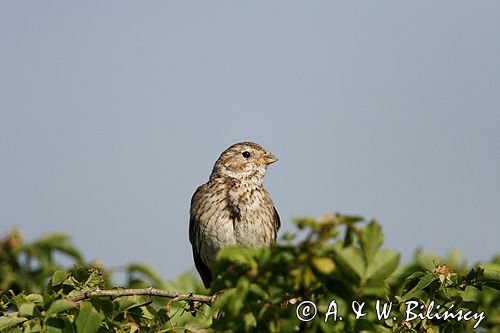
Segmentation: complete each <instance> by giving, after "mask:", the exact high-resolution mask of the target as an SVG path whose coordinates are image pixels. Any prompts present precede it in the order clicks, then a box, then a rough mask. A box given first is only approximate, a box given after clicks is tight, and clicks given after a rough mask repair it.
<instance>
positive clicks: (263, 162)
mask: <svg viewBox="0 0 500 333" xmlns="http://www.w3.org/2000/svg"><path fill="white" fill-rule="evenodd" d="M277 160H278V159H277V158H276V157H275V156H274V155H273V154H271V153H269V152H268V151H266V150H265V149H264V148H262V147H261V146H259V145H258V144H256V143H253V142H241V143H236V144H234V145H232V146H231V147H229V148H227V149H226V150H225V151H224V152H223V153H222V154H221V155H220V157H219V159H218V160H217V161H216V162H215V165H214V167H213V170H212V174H211V175H210V179H209V181H208V182H207V183H206V184H203V185H201V186H200V187H198V189H197V190H196V192H195V193H194V194H193V197H192V198H191V210H190V220H189V241H190V242H191V245H192V247H193V257H194V263H195V265H196V269H197V270H198V272H199V273H200V276H201V279H202V280H203V284H204V285H205V287H207V288H210V285H211V283H212V275H211V269H212V267H213V265H214V263H215V258H216V256H217V253H218V252H219V251H220V250H221V249H223V248H225V247H228V246H232V245H241V246H249V247H262V246H269V245H270V244H271V243H273V242H274V241H275V240H276V234H277V232H278V229H279V227H280V225H281V222H280V218H279V215H278V212H277V210H276V208H275V207H274V204H273V201H272V200H271V196H270V195H269V193H267V191H266V190H265V189H264V185H263V183H262V182H263V178H264V174H265V173H266V168H267V166H268V165H269V164H271V163H274V162H276V161H277Z"/></svg>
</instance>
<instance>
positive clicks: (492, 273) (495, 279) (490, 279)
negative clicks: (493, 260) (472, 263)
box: [483, 268, 500, 290]
mask: <svg viewBox="0 0 500 333" xmlns="http://www.w3.org/2000/svg"><path fill="white" fill-rule="evenodd" d="M483 281H484V282H485V283H486V284H487V285H488V286H490V287H493V288H495V289H497V290H500V272H499V271H497V270H493V269H489V268H485V269H484V272H483Z"/></svg>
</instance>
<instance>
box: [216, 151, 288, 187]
mask: <svg viewBox="0 0 500 333" xmlns="http://www.w3.org/2000/svg"><path fill="white" fill-rule="evenodd" d="M277 160H278V159H277V158H276V156H274V155H273V154H271V153H270V152H268V151H267V150H265V149H264V148H262V147H261V146H260V145H258V144H256V143H253V142H240V143H236V144H234V145H232V146H231V147H229V148H227V149H226V150H224V152H223V153H222V154H221V155H220V157H219V159H218V160H217V161H216V162H215V165H214V169H213V171H212V175H211V176H210V178H214V177H229V178H234V179H238V180H241V181H245V180H248V181H252V182H257V183H259V184H260V183H262V179H263V177H264V175H265V173H266V167H267V166H268V165H269V164H271V163H274V162H276V161H277Z"/></svg>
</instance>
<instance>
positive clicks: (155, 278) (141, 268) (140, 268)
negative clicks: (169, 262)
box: [127, 263, 163, 285]
mask: <svg viewBox="0 0 500 333" xmlns="http://www.w3.org/2000/svg"><path fill="white" fill-rule="evenodd" d="M127 271H129V272H134V271H137V272H140V273H142V274H144V275H145V276H146V277H148V278H149V279H150V280H151V281H152V282H153V283H154V284H156V285H162V284H163V279H162V277H161V276H160V275H159V274H158V273H157V272H156V271H155V270H154V269H153V268H152V267H150V266H147V265H142V264H138V263H133V264H130V265H128V266H127Z"/></svg>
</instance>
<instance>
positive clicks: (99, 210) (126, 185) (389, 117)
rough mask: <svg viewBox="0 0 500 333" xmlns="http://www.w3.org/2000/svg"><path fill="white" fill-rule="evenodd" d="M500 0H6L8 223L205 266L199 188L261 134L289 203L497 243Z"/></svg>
mask: <svg viewBox="0 0 500 333" xmlns="http://www.w3.org/2000/svg"><path fill="white" fill-rule="evenodd" d="M499 41H500V2H497V1H477V2H464V1H440V2H435V1H425V2H424V1H418V2H417V1H413V2H409V1H405V2H400V1H392V2H389V1H377V2H347V1H345V2H332V1H272V2H270V1H252V2H249V1H247V2H240V1H210V2H208V1H205V2H202V1H199V2H193V1H163V2H161V1H154V2H145V1H141V2H137V1H135V2H131V1H107V2H102V1H86V2H84V3H75V2H65V1H31V2H30V1H2V2H1V3H0V119H1V120H0V159H1V160H0V233H5V232H6V231H7V230H8V229H9V228H11V227H14V226H17V227H19V228H21V229H22V230H23V231H24V234H25V236H26V238H28V239H34V238H36V237H39V236H41V235H43V234H46V233H48V232H53V231H63V232H66V233H68V234H70V235H71V236H72V237H73V239H74V242H75V243H76V245H77V246H78V247H79V248H80V249H81V250H82V251H83V253H84V255H85V257H86V258H87V259H88V260H91V259H94V258H100V259H103V260H104V262H105V264H107V265H109V266H117V265H122V264H125V263H129V262H132V261H141V262H145V263H148V264H151V265H152V266H154V267H155V268H156V269H157V270H158V271H159V272H160V273H161V274H162V276H164V277H165V278H172V277H174V276H175V275H177V274H179V273H181V272H183V271H185V270H189V269H193V267H194V265H193V262H192V257H191V248H190V245H189V241H188V236H187V232H188V211H189V201H190V198H191V195H192V193H193V192H194V190H195V189H196V187H197V186H198V185H200V184H202V183H203V182H205V181H206V180H207V179H208V176H209V174H210V171H211V168H212V165H213V163H214V161H215V160H216V159H217V157H218V156H219V154H220V153H221V151H222V150H224V149H225V148H226V147H227V146H229V145H231V144H233V143H235V142H238V141H242V140H251V141H255V142H258V143H260V144H261V145H263V146H264V147H265V148H267V149H268V150H269V151H271V152H272V153H274V154H275V155H277V156H278V157H279V158H280V160H279V162H278V163H276V164H273V165H272V166H271V167H270V168H269V170H268V173H267V176H266V179H265V184H266V187H267V189H268V191H269V192H270V193H271V195H272V197H273V199H274V201H275V203H276V205H277V207H278V210H279V212H280V214H281V216H282V220H283V229H282V231H281V233H282V232H283V230H292V229H293V228H292V226H291V223H290V218H291V217H293V216H302V215H320V214H322V213H327V212H334V211H339V212H343V213H354V214H362V215H364V216H366V217H368V218H377V219H378V220H379V221H380V222H381V223H382V225H383V228H384V232H385V234H386V246H387V247H390V248H394V249H396V250H399V251H401V252H402V253H403V255H404V258H405V259H408V258H410V256H411V255H412V254H413V252H414V250H415V249H416V248H417V247H418V246H422V247H423V248H424V249H425V250H429V251H435V252H437V253H439V254H445V253H447V251H448V250H450V249H460V250H462V251H463V253H464V255H465V256H466V257H467V258H468V259H469V262H471V263H472V262H475V261H477V260H483V261H484V260H489V259H491V257H492V255H493V254H494V253H496V252H499V250H500V246H499V244H498V237H499V235H500V172H499V170H500V42H499Z"/></svg>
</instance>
